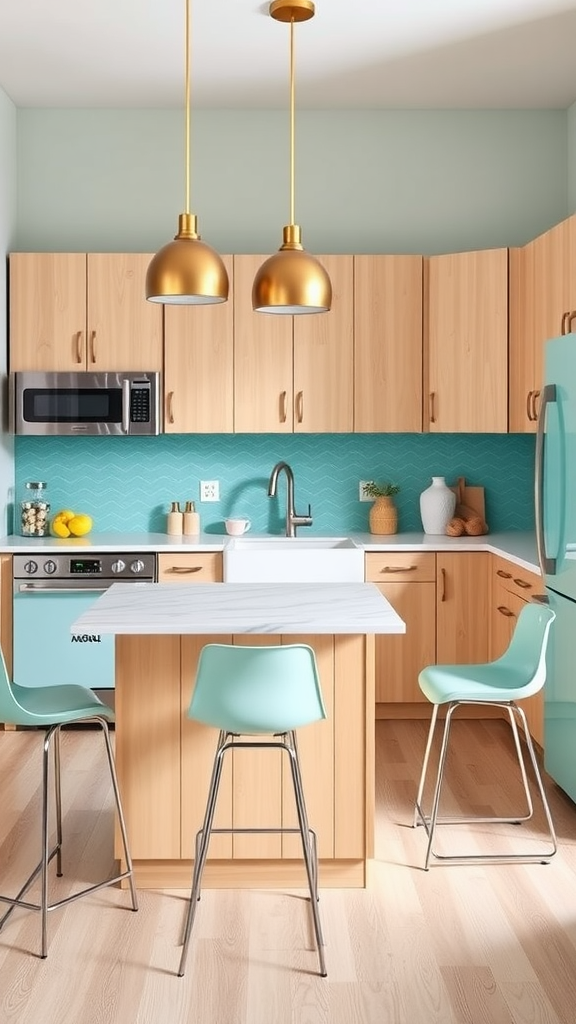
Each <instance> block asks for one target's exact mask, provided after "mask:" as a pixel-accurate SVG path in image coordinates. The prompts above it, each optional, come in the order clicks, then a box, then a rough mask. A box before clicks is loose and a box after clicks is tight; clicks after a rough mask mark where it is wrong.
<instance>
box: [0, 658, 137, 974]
mask: <svg viewBox="0 0 576 1024" xmlns="http://www.w3.org/2000/svg"><path fill="white" fill-rule="evenodd" d="M113 718H114V711H113V709H112V708H110V707H108V705H106V704H104V703H103V702H102V701H101V700H99V699H98V697H97V696H96V694H94V693H93V692H92V690H90V689H88V688H87V687H84V686H80V685H77V684H63V685H61V686H37V687H36V686H35V687H28V686H20V685H19V684H18V683H15V682H13V681H11V680H10V678H9V676H8V672H7V670H6V663H5V661H4V656H3V654H2V652H1V651H0V721H2V722H10V723H11V724H13V725H18V726H31V727H35V728H41V729H44V730H45V735H44V741H43V761H42V813H41V828H40V845H41V856H40V861H39V863H38V865H37V866H36V868H35V869H34V871H33V872H32V874H31V875H30V876H29V877H28V878H27V879H26V881H25V882H24V884H23V885H22V887H21V889H20V891H19V892H18V893H17V894H16V896H6V895H0V903H7V904H8V905H9V907H8V910H7V911H6V912H5V914H4V915H3V917H2V918H0V929H2V927H3V925H4V924H5V922H6V921H7V920H8V918H9V917H10V915H11V914H12V912H13V910H14V909H15V908H16V907H25V908H26V909H28V910H38V911H40V918H41V952H40V956H41V957H42V958H43V959H44V958H45V957H46V956H47V954H48V934H47V914H48V911H49V910H55V909H57V908H58V907H63V906H65V905H66V904H68V903H72V902H74V901H75V900H78V899H80V898H81V897H82V896H86V895H88V894H89V893H92V892H96V891H97V890H98V889H103V888H105V887H106V886H109V885H116V884H117V883H118V882H120V881H122V879H124V878H127V879H128V880H129V885H130V895H131V902H132V910H137V909H138V901H137V897H136V889H135V885H134V873H133V869H132V859H131V856H130V851H129V848H128V839H127V835H126V825H125V821H124V813H123V810H122V804H121V800H120V792H119V789H118V780H117V777H116V768H115V764H114V754H113V751H112V744H111V742H110V733H109V730H108V722H109V721H111V720H113ZM72 722H73V723H81V722H91V723H94V724H96V725H98V726H99V727H100V728H101V730H102V733H103V736H104V743H105V747H106V754H107V760H108V768H109V771H110V778H111V781H112V788H113V791H114V800H115V804H116V810H117V814H118V820H119V824H120V832H121V836H122V844H123V850H124V859H125V863H126V869H125V870H124V871H121V872H120V873H119V874H115V875H114V876H113V877H111V878H107V879H105V880H104V881H101V882H97V883H95V884H94V885H89V886H87V887H85V888H83V889H81V890H80V891H79V892H75V893H73V894H72V895H70V896H67V897H66V898H65V899H61V900H57V901H55V902H53V903H50V902H49V899H48V895H49V894H48V866H49V864H50V862H51V861H52V859H53V858H54V857H56V874H57V875H58V876H59V877H60V876H61V875H62V841H63V837H62V795H61V784H60V783H61V766H60V729H61V727H62V725H65V724H68V723H72ZM51 748H52V750H53V759H54V787H55V800H56V842H55V845H54V846H53V847H52V849H51V850H50V844H49V821H48V818H49V813H48V789H49V774H50V772H49V767H50V749H51ZM38 875H40V890H41V892H40V902H39V903H32V902H29V901H28V900H25V899H23V897H24V896H25V894H26V892H27V890H28V889H29V887H30V886H31V885H32V883H33V882H34V880H35V879H36V878H37V877H38Z"/></svg>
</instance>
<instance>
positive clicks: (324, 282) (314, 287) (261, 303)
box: [252, 0, 332, 314]
mask: <svg viewBox="0 0 576 1024" xmlns="http://www.w3.org/2000/svg"><path fill="white" fill-rule="evenodd" d="M269 13H270V16H271V17H272V18H274V19H275V20H276V21H284V22H289V23H290V223H289V224H288V225H286V226H285V228H284V240H283V243H282V245H281V246H280V249H279V250H278V252H277V253H275V254H274V256H271V257H270V259H267V260H266V262H265V263H263V264H262V266H261V267H260V269H259V271H258V273H257V274H256V277H255V278H254V284H253V286H252V307H253V309H254V310H255V311H256V312H257V313H286V314H295V313H296V314H297V313H326V312H327V311H328V310H329V309H330V306H331V305H332V285H331V284H330V278H329V277H328V274H327V273H326V271H325V269H324V267H323V266H322V264H321V263H320V262H319V260H317V259H316V258H315V257H314V256H311V255H310V254H309V253H307V252H306V251H305V249H304V248H303V246H302V236H301V231H300V227H299V225H298V224H295V223H294V23H295V22H296V21H308V20H309V19H310V18H313V17H314V4H313V3H312V0H273V2H272V3H271V4H270V8H269Z"/></svg>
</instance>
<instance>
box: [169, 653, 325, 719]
mask: <svg viewBox="0 0 576 1024" xmlns="http://www.w3.org/2000/svg"><path fill="white" fill-rule="evenodd" d="M188 717H189V718H194V719H196V720H197V721H199V722H205V723H206V724H207V725H213V726H216V727H217V728H219V729H223V730H225V731H228V732H234V733H240V734H245V735H246V734H248V735H250V734H253V735H254V734H259V733H280V732H289V731H290V730H292V729H297V728H299V726H302V725H308V724H309V723H311V722H317V721H319V720H320V719H322V718H326V710H325V707H324V702H323V700H322V691H321V688H320V678H319V674H318V667H317V664H316V657H315V654H314V651H313V650H312V648H311V647H308V646H307V645H306V644H283V645H282V646H272V647H244V646H233V645H231V644H207V645H206V646H205V647H203V648H202V651H201V652H200V658H199V660H198V670H197V674H196V685H195V687H194V692H193V694H192V700H191V702H190V707H189V708H188Z"/></svg>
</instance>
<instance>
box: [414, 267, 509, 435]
mask: <svg viewBox="0 0 576 1024" xmlns="http://www.w3.org/2000/svg"><path fill="white" fill-rule="evenodd" d="M425 266H426V277H427V284H426V291H427V296H428V303H427V331H426V335H427V337H426V339H425V350H424V357H425V379H426V380H427V382H428V384H427V389H426V390H427V396H426V398H427V403H426V404H427V408H425V411H424V423H425V425H426V426H425V428H426V429H427V430H430V431H432V432H435V433H445V432H458V431H460V432H461V431H466V432H470V433H478V432H480V433H481V432H489V433H506V431H507V430H508V250H507V249H486V250H483V251H480V252H463V253H456V254H452V255H447V256H432V257H430V258H429V259H427V260H426V261H425Z"/></svg>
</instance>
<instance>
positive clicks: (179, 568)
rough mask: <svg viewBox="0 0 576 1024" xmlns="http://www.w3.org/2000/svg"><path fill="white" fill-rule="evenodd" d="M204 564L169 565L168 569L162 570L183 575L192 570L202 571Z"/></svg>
mask: <svg viewBox="0 0 576 1024" xmlns="http://www.w3.org/2000/svg"><path fill="white" fill-rule="evenodd" d="M203 568H204V566H202V565H171V566H170V568H169V569H165V570H164V572H167V573H168V572H173V573H176V575H180V576H185V575H187V574H190V573H193V572H202V569H203Z"/></svg>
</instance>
